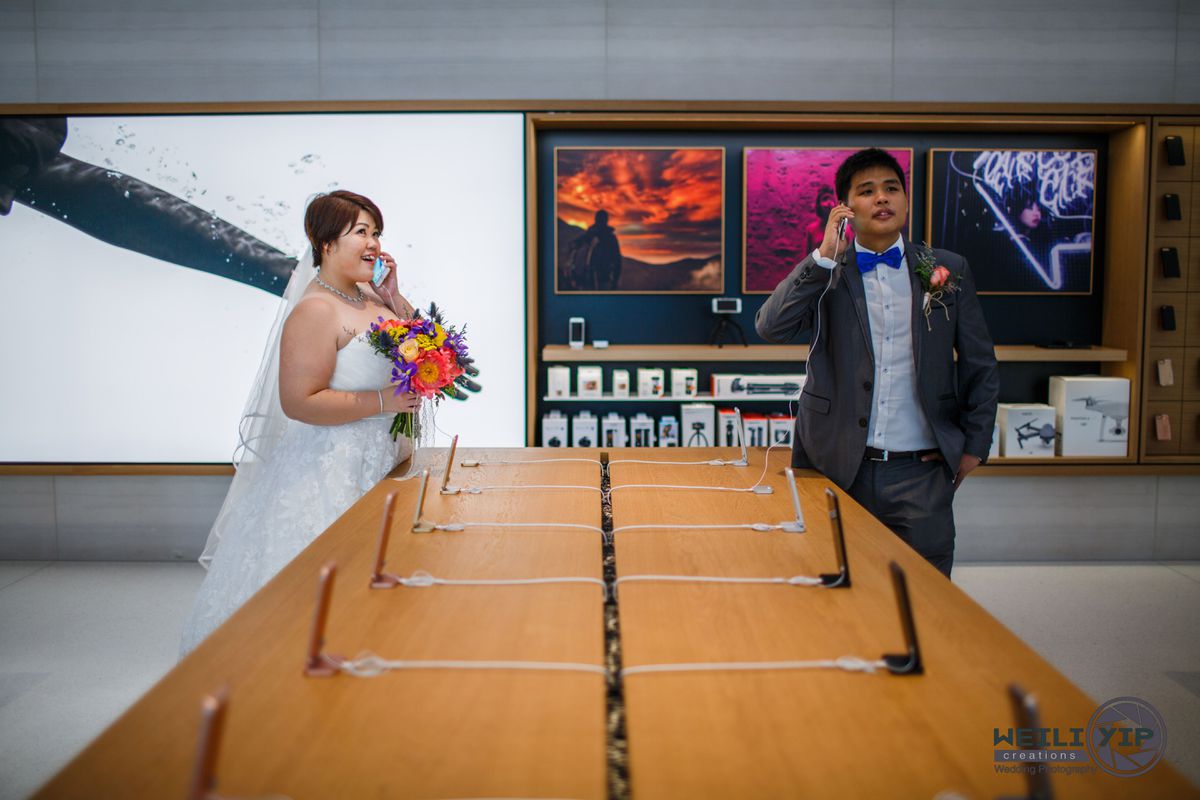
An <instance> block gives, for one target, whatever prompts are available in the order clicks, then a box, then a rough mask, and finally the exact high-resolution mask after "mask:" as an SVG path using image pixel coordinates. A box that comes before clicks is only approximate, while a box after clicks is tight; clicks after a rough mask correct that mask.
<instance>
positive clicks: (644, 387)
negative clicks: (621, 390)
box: [637, 367, 663, 397]
mask: <svg viewBox="0 0 1200 800" xmlns="http://www.w3.org/2000/svg"><path fill="white" fill-rule="evenodd" d="M637 378H638V397H662V396H663V371H662V370H661V369H658V368H657V367H638V371H637Z"/></svg>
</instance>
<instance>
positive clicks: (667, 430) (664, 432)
mask: <svg viewBox="0 0 1200 800" xmlns="http://www.w3.org/2000/svg"><path fill="white" fill-rule="evenodd" d="M658 446H659V447H679V420H677V419H675V417H674V415H672V414H667V415H665V416H663V417H659V420H658Z"/></svg>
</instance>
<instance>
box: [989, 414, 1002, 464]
mask: <svg viewBox="0 0 1200 800" xmlns="http://www.w3.org/2000/svg"><path fill="white" fill-rule="evenodd" d="M999 455H1000V423H999V422H997V423H996V427H994V428H992V446H991V447H989V448H988V458H996V457H997V456H999Z"/></svg>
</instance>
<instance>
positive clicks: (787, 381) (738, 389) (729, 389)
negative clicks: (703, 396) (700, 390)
mask: <svg viewBox="0 0 1200 800" xmlns="http://www.w3.org/2000/svg"><path fill="white" fill-rule="evenodd" d="M803 388H804V376H803V375H735V374H732V373H722V372H717V373H713V376H712V392H713V397H714V398H716V399H717V400H736V399H739V398H742V397H747V398H753V399H758V400H795V399H796V398H798V397H799V396H800V390H801V389H803Z"/></svg>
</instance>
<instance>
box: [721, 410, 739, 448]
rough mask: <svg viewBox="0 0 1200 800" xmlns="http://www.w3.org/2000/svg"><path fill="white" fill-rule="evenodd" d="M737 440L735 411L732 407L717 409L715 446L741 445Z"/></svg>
mask: <svg viewBox="0 0 1200 800" xmlns="http://www.w3.org/2000/svg"><path fill="white" fill-rule="evenodd" d="M741 446H742V443H741V442H740V441H738V432H737V412H736V411H734V410H733V409H732V408H718V409H717V447H741Z"/></svg>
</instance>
